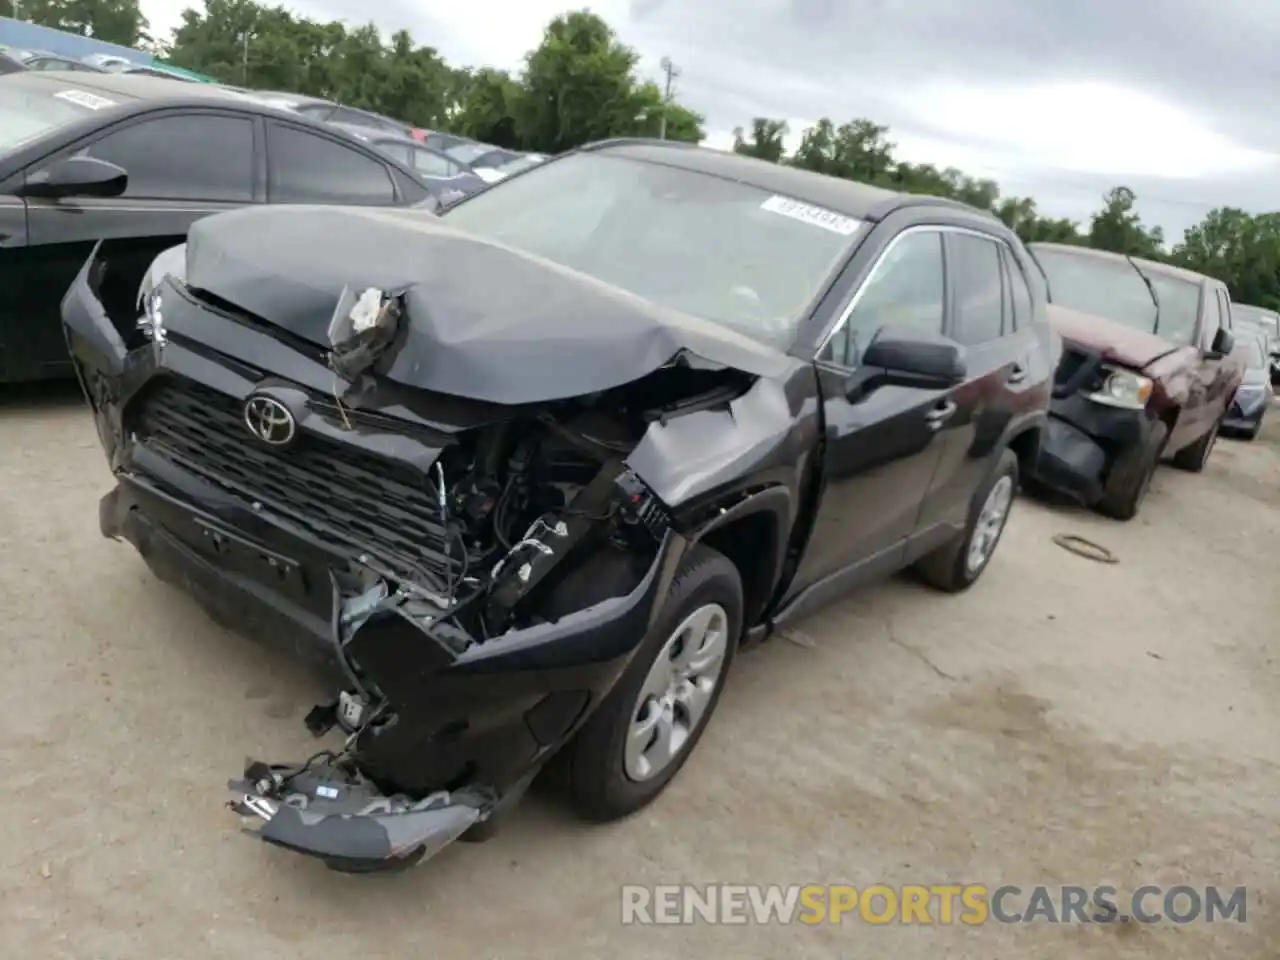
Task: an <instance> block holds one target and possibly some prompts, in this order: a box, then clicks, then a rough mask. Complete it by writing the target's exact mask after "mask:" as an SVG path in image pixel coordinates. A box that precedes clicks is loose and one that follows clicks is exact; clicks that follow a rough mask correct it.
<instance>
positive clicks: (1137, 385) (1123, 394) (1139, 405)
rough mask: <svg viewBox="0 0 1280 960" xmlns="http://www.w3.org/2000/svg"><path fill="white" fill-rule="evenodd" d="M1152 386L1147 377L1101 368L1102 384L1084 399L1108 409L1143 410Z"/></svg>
mask: <svg viewBox="0 0 1280 960" xmlns="http://www.w3.org/2000/svg"><path fill="white" fill-rule="evenodd" d="M1153 386H1154V385H1153V384H1152V382H1151V379H1150V378H1149V377H1144V376H1142V375H1141V374H1138V373H1134V372H1133V371H1132V370H1124V369H1122V368H1120V367H1109V366H1105V365H1104V366H1103V368H1102V383H1101V384H1099V385H1098V386H1097V387H1096V388H1094V389H1093V390H1092V391H1090V392H1089V393H1086V394H1085V398H1086V399H1088V400H1092V401H1093V402H1094V403H1101V404H1103V405H1104V406H1108V407H1120V408H1122V409H1125V410H1143V409H1145V408H1146V406H1147V401H1148V400H1150V399H1151V391H1152V389H1153Z"/></svg>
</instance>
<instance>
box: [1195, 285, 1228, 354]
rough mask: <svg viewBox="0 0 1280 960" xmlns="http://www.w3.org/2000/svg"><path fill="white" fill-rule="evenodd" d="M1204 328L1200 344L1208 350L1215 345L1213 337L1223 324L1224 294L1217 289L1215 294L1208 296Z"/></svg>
mask: <svg viewBox="0 0 1280 960" xmlns="http://www.w3.org/2000/svg"><path fill="white" fill-rule="evenodd" d="M1206 301H1207V302H1206V303H1205V308H1204V312H1205V315H1206V316H1205V321H1204V330H1203V331H1201V333H1200V345H1201V346H1202V347H1204V349H1206V350H1208V349H1209V347H1210V346H1212V345H1213V338H1214V337H1215V336H1216V335H1217V333H1218V328H1219V327H1221V326H1222V320H1223V317H1222V295H1221V294H1220V293H1218V292H1217V291H1216V290H1215V291H1214V292H1213V296H1211V297H1206Z"/></svg>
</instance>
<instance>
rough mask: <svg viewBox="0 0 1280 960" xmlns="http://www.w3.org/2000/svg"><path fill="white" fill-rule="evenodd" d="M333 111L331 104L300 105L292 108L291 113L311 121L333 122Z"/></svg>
mask: <svg viewBox="0 0 1280 960" xmlns="http://www.w3.org/2000/svg"><path fill="white" fill-rule="evenodd" d="M334 109H335V108H334V106H333V104H332V103H300V104H298V105H297V106H296V107H294V108H293V112H294V113H300V114H302V115H303V116H304V117H310V118H311V119H312V120H333V119H335V116H334Z"/></svg>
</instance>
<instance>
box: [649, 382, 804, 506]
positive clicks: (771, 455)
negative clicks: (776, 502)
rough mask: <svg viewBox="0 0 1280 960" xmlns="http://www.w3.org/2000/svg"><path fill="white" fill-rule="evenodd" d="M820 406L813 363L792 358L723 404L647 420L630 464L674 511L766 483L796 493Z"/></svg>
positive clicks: (793, 495) (719, 501) (729, 495)
mask: <svg viewBox="0 0 1280 960" xmlns="http://www.w3.org/2000/svg"><path fill="white" fill-rule="evenodd" d="M819 410H820V405H819V403H818V397H817V379H816V376H815V374H814V371H813V368H812V366H810V365H808V364H800V363H797V364H795V366H793V367H792V368H791V370H790V371H788V373H787V374H786V375H784V376H783V377H779V378H777V379H773V378H760V379H758V380H756V381H755V383H753V384H752V385H751V387H750V388H749V389H748V390H747V391H746V392H745V393H743V394H742V395H741V396H739V397H737V398H736V399H734V400H732V401H729V402H728V403H726V404H724V405H723V406H719V407H713V408H709V409H705V410H697V411H694V412H692V413H687V414H682V415H676V416H673V417H671V418H670V419H668V420H665V421H657V422H655V423H652V424H650V426H649V428H648V430H647V431H646V432H645V435H644V437H643V438H642V439H641V440H640V443H639V444H638V445H637V446H636V448H635V449H634V450H633V451H632V452H631V454H630V456H629V457H627V466H629V467H630V468H631V469H632V470H633V471H634V472H635V474H636V476H638V477H639V478H640V479H641V480H643V481H644V483H645V484H646V486H648V487H649V489H650V490H652V491H653V493H654V495H655V496H657V497H658V499H659V500H661V501H662V502H663V503H664V504H665V505H666V506H667V508H668V509H669V510H671V511H672V513H673V514H674V515H676V516H677V517H680V516H681V515H682V514H684V515H689V514H693V515H697V514H699V513H700V510H699V508H700V507H703V506H705V505H707V504H708V503H724V502H726V501H728V500H730V499H731V498H732V497H733V495H734V494H736V493H742V492H749V491H753V490H758V489H760V488H761V487H764V486H770V485H782V486H784V487H786V488H787V490H788V491H789V492H790V494H791V496H792V498H793V499H795V498H796V496H797V495H798V492H799V491H798V484H799V479H800V475H801V472H802V469H803V467H804V465H805V463H806V462H807V457H808V455H809V454H810V452H811V451H813V450H814V449H815V448H816V447H817V445H818V441H819V439H820V432H819V428H820V424H819V421H818V417H819Z"/></svg>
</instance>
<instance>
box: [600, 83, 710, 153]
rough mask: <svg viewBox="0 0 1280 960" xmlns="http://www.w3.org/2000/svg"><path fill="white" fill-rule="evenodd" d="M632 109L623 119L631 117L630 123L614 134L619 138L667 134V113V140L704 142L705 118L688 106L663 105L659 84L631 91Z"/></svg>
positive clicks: (622, 124)
mask: <svg viewBox="0 0 1280 960" xmlns="http://www.w3.org/2000/svg"><path fill="white" fill-rule="evenodd" d="M631 96H632V99H631V106H630V108H628V109H627V111H626V112H625V114H624V116H631V117H633V118H634V120H633V121H632V122H631V123H629V124H628V123H626V122H623V123H621V125H620V126H619V128H618V130H616V131H615V135H618V136H633V137H657V136H661V135H663V133H664V130H663V123H662V117H663V114H664V113H665V114H666V119H667V122H666V129H665V136H666V139H668V140H680V141H682V142H684V143H701V142H702V141H703V140H705V139H706V136H707V133H706V131H705V130H704V129H703V127H702V124H703V118H702V116H701V115H700V114H697V113H694V112H693V111H692V110H690V109H688V108H687V107H682V106H680V104H678V103H675V102H673V101H667V102H666V103H663V98H662V91H661V90H659V89H658V85H657V84H656V83H652V82H647V83H641V84H639V85H638V86H636V87H635V89H634V90H633V91H632V95H631Z"/></svg>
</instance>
